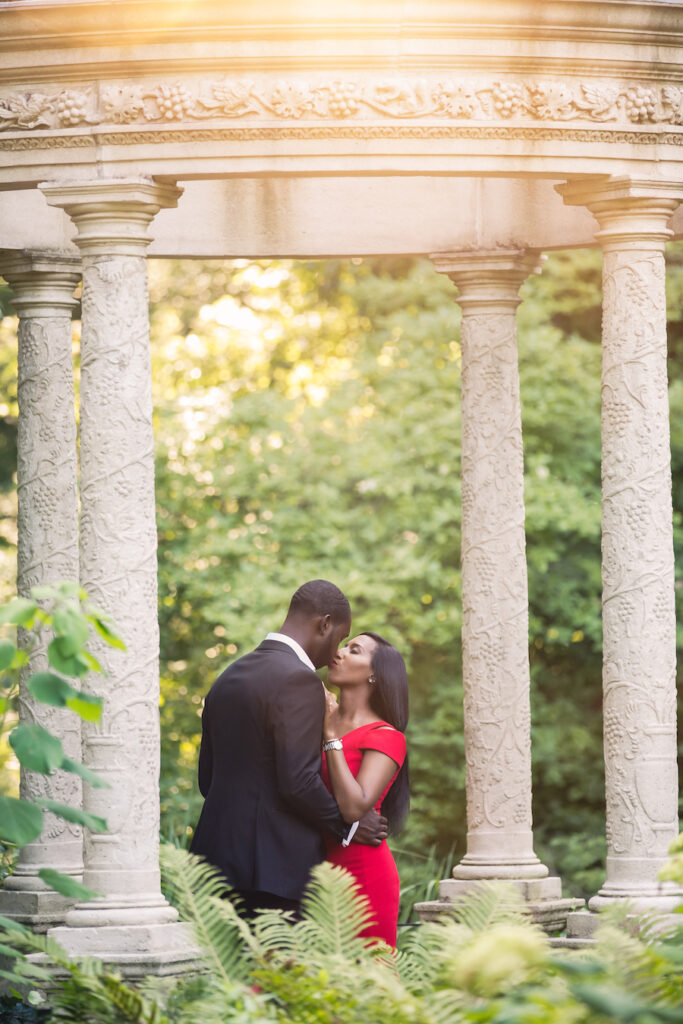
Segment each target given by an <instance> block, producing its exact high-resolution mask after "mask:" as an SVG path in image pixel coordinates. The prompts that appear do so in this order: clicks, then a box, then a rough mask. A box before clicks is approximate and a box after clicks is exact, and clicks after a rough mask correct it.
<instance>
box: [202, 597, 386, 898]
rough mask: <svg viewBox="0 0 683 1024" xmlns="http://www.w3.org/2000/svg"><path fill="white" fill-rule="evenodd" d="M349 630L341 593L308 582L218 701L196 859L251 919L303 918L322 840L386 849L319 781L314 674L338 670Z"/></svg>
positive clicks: (236, 667)
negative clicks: (217, 875)
mask: <svg viewBox="0 0 683 1024" xmlns="http://www.w3.org/2000/svg"><path fill="white" fill-rule="evenodd" d="M350 629H351V610H350V608H349V602H348V601H347V600H346V598H345V597H344V595H343V593H342V592H341V590H339V588H338V587H336V586H335V585H334V584H333V583H328V582H327V581H326V580H312V581H310V582H309V583H304V585H303V586H302V587H300V588H299V589H298V590H297V592H296V593H295V594H294V596H293V598H292V601H291V604H290V606H289V611H288V613H287V618H286V619H285V621H284V623H283V625H282V627H281V629H280V631H279V632H278V633H269V634H268V636H267V637H266V639H265V640H264V641H263V643H261V644H260V645H259V646H258V647H257V648H256V650H255V651H252V652H251V653H250V654H247V655H245V656H244V657H242V658H239V659H238V660H237V661H235V662H233V664H232V665H230V666H229V667H228V668H227V669H226V670H225V671H224V672H223V673H222V674H221V675H220V676H219V677H218V679H217V680H216V682H215V683H214V684H213V686H212V687H211V689H210V691H209V693H208V695H207V698H206V701H205V704H204V712H203V715H202V744H201V749H200V753H199V788H200V790H201V793H202V796H203V797H204V807H203V808H202V813H201V815H200V818H199V822H198V824H197V829H196V831H195V835H194V839H193V841H192V846H191V850H192V852H193V853H197V854H200V855H201V856H203V857H205V858H206V860H208V861H209V862H210V863H211V864H214V865H215V866H216V867H217V868H219V869H220V871H221V872H222V873H223V874H224V875H225V877H226V879H227V880H228V882H229V883H230V885H231V887H232V888H233V889H235V890H237V892H238V893H239V895H240V896H241V898H242V902H243V905H244V908H245V910H246V912H247V913H251V912H253V910H254V909H256V908H259V907H284V908H286V909H296V908H297V907H298V902H299V900H300V898H301V894H302V892H303V889H304V887H305V886H306V883H307V881H308V876H309V872H310V870H311V868H312V867H313V865H314V864H317V863H319V862H320V861H321V860H323V859H324V855H325V854H324V843H323V838H322V832H323V830H326V831H327V832H329V833H331V834H332V835H333V836H334V837H335V838H336V839H338V840H339V841H340V842H348V841H350V840H351V838H354V841H356V842H365V843H368V844H370V845H379V843H380V842H381V841H382V839H383V838H386V822H385V819H381V818H380V817H379V815H377V814H375V812H374V811H371V812H369V813H368V814H367V815H366V816H365V818H363V819H362V821H361V823H360V825H358V827H357V829H356V828H355V827H354V825H355V824H356V823H354V825H351V826H349V825H348V824H347V823H346V822H345V821H344V819H343V818H342V816H341V814H340V812H339V808H338V807H337V803H336V801H335V799H334V797H333V796H332V795H331V794H330V793H329V792H328V791H327V789H326V788H325V785H324V784H323V781H322V779H321V777H320V766H321V746H322V727H323V717H324V713H325V691H324V687H323V684H322V681H321V680H320V678H319V677H318V676H317V675H316V674H315V669H317V668H322V667H323V665H327V664H329V662H330V661H331V660H332V659H333V658H334V656H335V654H336V653H337V649H338V647H339V644H340V642H341V641H342V640H343V639H344V638H345V637H346V636H348V634H349V632H350ZM354 833H355V835H354Z"/></svg>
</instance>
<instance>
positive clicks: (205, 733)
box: [199, 697, 213, 797]
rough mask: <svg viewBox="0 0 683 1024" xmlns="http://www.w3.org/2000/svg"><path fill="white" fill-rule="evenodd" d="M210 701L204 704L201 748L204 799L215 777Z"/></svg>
mask: <svg viewBox="0 0 683 1024" xmlns="http://www.w3.org/2000/svg"><path fill="white" fill-rule="evenodd" d="M208 706H209V699H208V697H207V699H206V700H205V702H204V710H203V711H202V742H201V746H200V748H199V792H200V793H201V794H202V796H203V797H205V796H206V794H207V793H208V792H209V787H210V785H211V777H212V775H213V755H212V752H211V731H210V729H209V710H208Z"/></svg>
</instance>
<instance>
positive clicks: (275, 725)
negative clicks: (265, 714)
mask: <svg viewBox="0 0 683 1024" xmlns="http://www.w3.org/2000/svg"><path fill="white" fill-rule="evenodd" d="M324 714H325V697H324V695H323V688H322V683H321V682H320V680H319V679H318V677H317V676H316V675H314V674H313V673H312V672H310V671H308V670H307V669H303V670H302V671H301V672H294V673H293V674H292V675H291V676H289V677H288V678H287V679H286V680H284V681H283V682H282V684H281V685H280V686H279V687H278V693H277V697H276V699H275V701H274V704H273V706H272V708H271V717H270V724H271V729H272V736H273V745H274V749H275V767H276V771H277V783H278V789H279V791H280V794H281V796H282V797H283V799H284V800H286V802H287V803H288V804H289V805H290V807H291V808H292V809H293V810H294V811H295V813H296V814H298V815H299V817H301V818H304V819H305V820H306V821H309V822H310V823H311V824H312V825H315V826H316V827H317V828H319V829H325V830H326V831H327V832H329V833H330V834H331V835H332V836H334V838H335V839H337V840H339V841H341V840H342V839H345V838H346V835H347V833H348V825H347V824H346V822H345V821H344V819H343V818H342V816H341V814H340V812H339V808H338V807H337V802H336V800H335V799H334V797H333V796H332V794H331V793H330V792H328V790H327V789H326V787H325V784H324V782H323V780H322V778H321V776H320V763H321V753H320V751H321V745H322V733H323V717H324Z"/></svg>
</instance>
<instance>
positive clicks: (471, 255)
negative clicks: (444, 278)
mask: <svg viewBox="0 0 683 1024" xmlns="http://www.w3.org/2000/svg"><path fill="white" fill-rule="evenodd" d="M430 259H431V261H432V263H433V264H434V267H435V269H436V270H437V271H438V272H439V273H440V274H447V275H448V277H450V279H451V281H453V282H454V284H456V285H457V286H458V289H459V295H458V299H457V301H458V303H459V304H460V305H463V304H466V303H472V304H476V305H480V306H491V307H495V306H499V305H503V306H510V305H512V306H515V307H516V306H517V305H519V302H520V301H521V300H520V298H519V295H518V292H519V289H520V287H521V286H522V284H523V283H524V281H525V280H526V279H527V277H529V275H530V274H537V273H539V272H540V269H541V265H542V263H543V261H544V259H545V257H544V256H542V255H541V253H540V252H539V251H538V250H536V249H492V250H485V249H473V250H471V251H464V252H441V253H433V254H432V255H431V256H430Z"/></svg>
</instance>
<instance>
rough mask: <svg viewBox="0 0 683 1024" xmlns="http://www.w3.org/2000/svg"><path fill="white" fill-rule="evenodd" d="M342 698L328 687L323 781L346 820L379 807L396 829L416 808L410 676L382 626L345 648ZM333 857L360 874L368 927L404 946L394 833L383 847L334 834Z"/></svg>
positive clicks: (337, 663) (337, 672)
mask: <svg viewBox="0 0 683 1024" xmlns="http://www.w3.org/2000/svg"><path fill="white" fill-rule="evenodd" d="M327 682H328V684H329V685H330V686H335V687H338V688H339V703H337V700H336V698H335V697H334V696H333V694H331V693H328V694H327V698H326V699H327V709H326V713H325V724H324V729H323V739H324V742H323V780H324V782H325V785H326V786H327V787H328V789H330V790H331V791H332V793H333V794H334V797H335V799H336V801H337V803H338V805H339V810H340V811H341V813H342V815H343V817H344V819H345V820H346V821H348V822H354V821H358V820H359V819H360V818H362V816H363V815H364V814H365V813H366V811H369V810H371V809H372V808H373V807H374V808H375V809H376V810H378V811H379V810H380V809H381V813H382V814H383V815H384V816H385V817H386V818H387V820H388V825H389V831H390V832H396V831H397V830H398V828H399V827H400V826H401V824H402V822H403V819H404V818H405V816H406V814H407V812H408V804H409V789H408V763H407V758H406V741H405V736H404V734H403V731H404V729H405V727H406V725H407V722H408V677H407V674H406V667H405V663H404V661H403V658H402V657H401V655H400V654H399V652H398V651H397V650H396V648H395V647H393V646H392V645H391V644H390V643H388V642H387V641H386V640H384V639H383V638H382V637H381V636H378V635H377V634H376V633H361V634H360V635H359V636H357V637H355V638H354V639H353V640H350V641H349V642H348V643H347V644H346V646H345V647H342V648H341V649H340V650H339V652H338V654H337V656H336V658H335V659H334V661H332V662H331V664H330V666H329V670H328V675H327ZM326 843H327V859H328V860H329V861H331V862H332V863H333V864H338V865H339V866H341V867H343V868H346V869H347V871H349V872H350V873H351V874H352V875H353V876H354V877H355V880H356V882H357V884H358V886H359V888H360V890H361V892H362V894H363V896H365V898H366V899H367V900H368V902H369V904H370V907H371V910H372V912H373V918H374V920H373V921H372V922H371V923H370V924H369V925H368V927H367V928H365V930H364V931H363V932H362V934H363V935H364V936H365V937H367V938H374V939H383V940H384V941H385V942H386V943H388V944H389V945H390V946H395V945H396V930H397V924H398V899H399V878H398V871H397V869H396V864H395V862H394V858H393V857H392V855H391V850H390V849H389V847H388V846H387V843H386V840H385V841H384V842H383V843H382V844H381V845H380V846H365V845H361V844H360V843H351V844H350V845H348V846H342V845H341V844H339V843H337V842H335V841H334V840H333V839H331V838H330V837H327V838H326Z"/></svg>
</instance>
